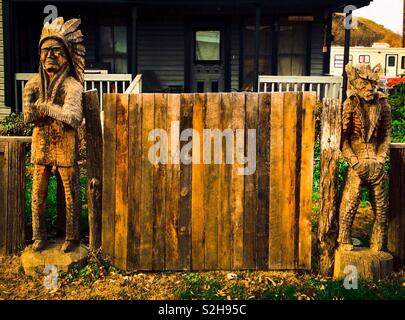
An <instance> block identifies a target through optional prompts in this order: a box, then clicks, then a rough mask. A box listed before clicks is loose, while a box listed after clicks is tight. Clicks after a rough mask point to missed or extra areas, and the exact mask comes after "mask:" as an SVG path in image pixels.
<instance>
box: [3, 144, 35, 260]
mask: <svg viewBox="0 0 405 320" xmlns="http://www.w3.org/2000/svg"><path fill="white" fill-rule="evenodd" d="M29 142H31V138H27V137H0V255H3V256H5V255H9V254H14V253H17V252H18V251H20V250H21V249H23V247H24V243H25V232H24V231H25V148H26V144H27V143H29Z"/></svg>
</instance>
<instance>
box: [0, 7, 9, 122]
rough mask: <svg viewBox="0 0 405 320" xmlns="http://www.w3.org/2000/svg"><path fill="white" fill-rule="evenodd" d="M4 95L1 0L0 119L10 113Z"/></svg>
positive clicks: (0, 12)
mask: <svg viewBox="0 0 405 320" xmlns="http://www.w3.org/2000/svg"><path fill="white" fill-rule="evenodd" d="M4 97H5V93H4V37H3V2H2V1H0V119H2V118H4V117H5V116H6V115H8V114H10V108H9V107H7V106H6V105H5V99H4Z"/></svg>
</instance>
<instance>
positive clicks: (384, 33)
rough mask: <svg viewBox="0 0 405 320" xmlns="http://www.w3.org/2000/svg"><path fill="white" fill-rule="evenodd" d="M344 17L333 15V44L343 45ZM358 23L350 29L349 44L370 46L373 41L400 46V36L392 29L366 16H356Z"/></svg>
mask: <svg viewBox="0 0 405 320" xmlns="http://www.w3.org/2000/svg"><path fill="white" fill-rule="evenodd" d="M344 19H345V17H344V16H343V15H342V14H339V13H337V14H335V15H334V17H333V23H332V30H333V35H334V41H333V45H338V46H343V45H344V43H345V30H346V29H345V27H344V24H345V21H344ZM356 19H357V22H358V25H357V28H356V29H355V30H352V31H351V41H350V44H351V46H365V47H371V46H372V44H373V43H374V42H384V43H388V44H389V45H390V46H391V47H395V48H401V47H402V36H401V35H399V34H396V33H395V32H393V31H392V30H389V29H387V28H385V27H384V26H382V25H379V24H377V23H375V22H374V21H371V20H369V19H366V18H360V17H356Z"/></svg>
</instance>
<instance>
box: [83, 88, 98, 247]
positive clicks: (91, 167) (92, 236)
mask: <svg viewBox="0 0 405 320" xmlns="http://www.w3.org/2000/svg"><path fill="white" fill-rule="evenodd" d="M83 112H84V118H85V122H86V156H87V204H88V212H89V249H90V251H93V252H94V251H96V250H98V249H99V248H100V247H101V204H102V172H103V136H102V130H101V121H100V105H99V98H98V92H97V90H90V91H87V92H85V93H84V95H83Z"/></svg>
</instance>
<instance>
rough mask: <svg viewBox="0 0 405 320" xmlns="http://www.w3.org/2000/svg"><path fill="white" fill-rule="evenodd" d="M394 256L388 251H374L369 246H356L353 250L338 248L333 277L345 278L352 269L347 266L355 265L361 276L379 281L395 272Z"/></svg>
mask: <svg viewBox="0 0 405 320" xmlns="http://www.w3.org/2000/svg"><path fill="white" fill-rule="evenodd" d="M393 261H394V258H393V257H392V255H391V254H389V253H388V252H381V251H374V250H371V249H369V248H354V249H353V250H352V251H345V250H341V249H338V250H336V253H335V268H334V273H333V277H334V278H335V279H343V278H345V277H346V276H347V275H348V274H350V273H352V272H353V271H352V270H349V271H347V270H346V273H345V272H344V271H345V268H346V267H347V266H355V267H356V268H357V275H358V277H359V278H363V279H366V280H372V281H377V280H380V279H382V278H384V277H386V276H388V275H389V274H391V273H392V272H393ZM352 275H353V274H352Z"/></svg>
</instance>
